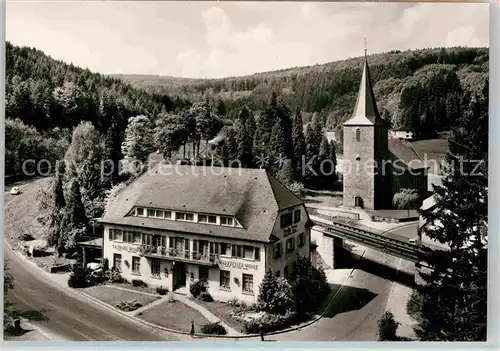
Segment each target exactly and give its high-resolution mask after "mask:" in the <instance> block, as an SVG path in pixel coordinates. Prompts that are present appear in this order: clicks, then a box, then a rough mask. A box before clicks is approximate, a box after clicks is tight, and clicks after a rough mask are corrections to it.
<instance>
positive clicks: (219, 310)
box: [196, 300, 244, 332]
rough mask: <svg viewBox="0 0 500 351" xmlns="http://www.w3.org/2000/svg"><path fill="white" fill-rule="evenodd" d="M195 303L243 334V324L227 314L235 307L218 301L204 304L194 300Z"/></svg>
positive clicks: (204, 302)
mask: <svg viewBox="0 0 500 351" xmlns="http://www.w3.org/2000/svg"><path fill="white" fill-rule="evenodd" d="M196 303H197V304H199V305H201V306H203V307H205V308H206V309H207V310H209V311H210V312H212V313H213V314H215V315H216V316H217V317H219V318H220V319H221V320H222V321H223V322H224V323H226V324H227V325H229V326H230V327H232V328H233V329H235V330H237V331H240V332H243V328H244V324H243V323H242V322H240V321H237V320H235V319H234V318H232V317H231V315H230V314H229V313H230V312H231V311H233V310H234V309H235V308H237V307H235V306H230V305H229V304H227V303H224V302H218V301H213V302H206V301H201V300H196Z"/></svg>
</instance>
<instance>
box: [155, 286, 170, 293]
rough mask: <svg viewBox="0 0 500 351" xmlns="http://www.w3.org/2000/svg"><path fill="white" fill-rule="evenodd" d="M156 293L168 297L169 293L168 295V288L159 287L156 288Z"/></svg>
mask: <svg viewBox="0 0 500 351" xmlns="http://www.w3.org/2000/svg"><path fill="white" fill-rule="evenodd" d="M156 292H157V293H158V294H159V295H167V293H168V289H167V288H164V287H163V286H158V287H156Z"/></svg>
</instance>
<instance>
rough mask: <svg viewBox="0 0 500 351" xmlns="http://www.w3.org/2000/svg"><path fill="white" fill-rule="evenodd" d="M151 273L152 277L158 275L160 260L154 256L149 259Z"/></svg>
mask: <svg viewBox="0 0 500 351" xmlns="http://www.w3.org/2000/svg"><path fill="white" fill-rule="evenodd" d="M151 275H152V276H153V277H158V278H159V277H160V260H159V259H156V258H152V259H151Z"/></svg>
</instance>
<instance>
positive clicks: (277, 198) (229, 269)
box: [99, 164, 310, 302]
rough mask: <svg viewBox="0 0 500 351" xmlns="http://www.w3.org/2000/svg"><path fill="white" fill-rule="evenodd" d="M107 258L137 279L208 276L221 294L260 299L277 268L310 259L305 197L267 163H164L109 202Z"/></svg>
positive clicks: (172, 281) (159, 281) (174, 283)
mask: <svg viewBox="0 0 500 351" xmlns="http://www.w3.org/2000/svg"><path fill="white" fill-rule="evenodd" d="M99 222H100V223H101V224H102V225H103V227H104V240H103V257H104V258H105V259H107V260H108V262H109V266H110V267H112V266H114V267H116V268H117V269H119V270H120V271H121V273H122V276H123V277H124V278H125V279H127V280H129V281H131V280H133V279H140V280H142V281H144V282H145V283H147V284H148V285H149V286H152V287H154V286H163V287H167V288H168V289H169V290H170V291H173V290H177V289H183V288H189V285H190V284H191V283H192V282H194V281H195V280H203V281H206V282H207V285H208V291H209V292H210V294H211V295H212V297H213V298H214V299H217V300H221V301H227V300H230V299H232V298H234V297H236V298H238V299H240V300H243V301H248V302H254V301H256V298H257V295H258V289H259V285H260V283H261V281H262V279H263V277H264V275H265V273H266V271H268V270H271V271H272V272H273V273H274V274H276V275H281V276H286V275H287V274H288V272H289V270H290V269H291V265H292V264H293V263H294V262H295V261H296V260H297V257H298V256H299V255H301V256H307V257H309V251H310V225H309V224H310V220H309V216H308V214H307V211H306V208H305V205H304V204H303V202H302V201H301V200H300V199H299V198H298V197H297V196H295V195H294V194H293V193H292V192H291V191H289V190H288V189H287V188H286V187H284V186H283V185H282V184H280V183H279V182H278V181H277V180H276V179H275V178H273V177H272V176H270V175H269V174H268V173H267V172H266V171H265V170H263V169H239V168H238V169H236V168H219V167H195V166H180V165H169V166H166V165H161V164H160V165H159V166H156V167H155V168H153V169H152V170H149V171H147V172H146V173H145V174H143V175H142V176H140V177H139V178H138V179H136V180H135V181H134V182H132V183H131V184H130V185H128V186H127V187H126V188H125V189H124V190H122V191H121V192H120V193H119V194H118V196H117V197H116V198H115V200H114V201H113V202H112V203H111V204H110V205H109V206H108V207H107V209H106V212H105V214H104V216H103V217H102V218H101V219H99Z"/></svg>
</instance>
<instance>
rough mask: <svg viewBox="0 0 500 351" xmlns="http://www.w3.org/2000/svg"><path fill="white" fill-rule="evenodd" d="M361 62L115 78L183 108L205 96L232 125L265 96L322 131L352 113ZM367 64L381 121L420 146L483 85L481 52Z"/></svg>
mask: <svg viewBox="0 0 500 351" xmlns="http://www.w3.org/2000/svg"><path fill="white" fill-rule="evenodd" d="M362 60H363V57H356V58H350V59H347V60H343V61H336V62H331V63H326V64H321V65H315V66H307V67H296V68H290V69H284V70H279V71H272V72H264V73H256V74H253V75H249V76H243V77H229V78H222V79H188V78H174V77H161V76H145V75H116V76H114V77H118V78H121V79H123V80H124V81H126V82H128V83H130V84H131V85H132V86H134V87H138V88H143V89H145V90H147V91H149V92H151V93H155V94H169V95H170V96H180V97H183V98H188V99H190V100H200V99H202V97H203V96H205V95H209V96H212V97H213V98H214V99H216V100H217V99H219V98H220V99H221V100H222V101H223V102H224V104H225V107H226V111H227V113H228V116H229V117H230V118H231V119H234V118H235V117H236V116H237V113H238V111H239V109H240V108H241V107H242V106H243V105H247V106H248V107H249V108H250V109H251V110H254V111H255V110H262V109H263V108H264V106H265V105H266V103H267V102H268V101H269V99H270V97H271V93H272V92H276V93H278V95H281V96H282V97H283V99H284V101H285V103H286V104H287V105H288V106H289V107H290V108H291V109H292V110H295V109H296V108H300V109H301V110H302V112H303V117H304V121H305V122H309V121H310V120H311V118H312V114H313V113H314V112H316V113H319V114H320V115H321V116H322V119H324V120H325V121H326V126H327V128H329V129H334V128H336V127H338V126H340V125H341V123H342V122H343V121H345V120H346V119H347V118H348V117H349V115H350V114H351V113H352V110H353V107H354V104H355V99H356V93H357V90H358V87H359V81H360V78H361V69H362ZM368 60H369V65H370V74H371V77H372V81H373V83H374V90H375V96H376V98H377V101H378V106H379V110H380V112H381V114H382V117H383V118H385V119H387V120H389V121H391V123H392V124H393V126H394V127H399V126H402V125H405V126H407V127H409V128H411V129H414V130H415V131H416V132H417V133H419V132H421V133H419V134H421V135H420V137H422V138H432V137H435V134H436V133H437V132H440V131H442V130H447V129H448V127H449V119H450V118H455V115H456V114H457V113H458V112H457V109H458V108H459V107H458V106H459V105H460V100H461V99H462V98H463V94H464V93H468V92H477V93H481V92H482V91H483V90H484V86H485V85H487V84H488V49H487V48H446V49H445V48H434V49H423V50H414V51H410V50H409V51H404V52H400V51H391V52H388V53H383V54H375V55H370V56H369V57H368ZM429 117H432V118H429ZM431 119H432V121H431ZM431 124H434V125H433V126H430V125H431ZM427 129H429V130H427Z"/></svg>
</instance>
